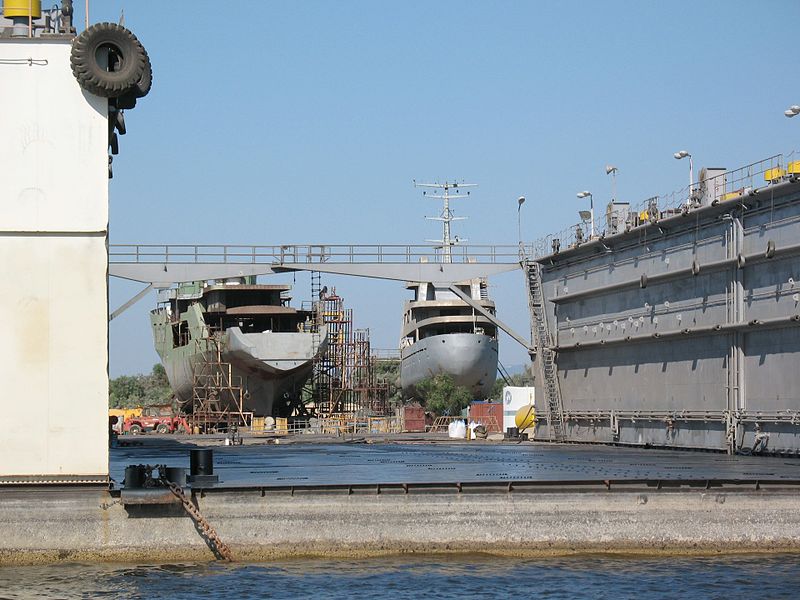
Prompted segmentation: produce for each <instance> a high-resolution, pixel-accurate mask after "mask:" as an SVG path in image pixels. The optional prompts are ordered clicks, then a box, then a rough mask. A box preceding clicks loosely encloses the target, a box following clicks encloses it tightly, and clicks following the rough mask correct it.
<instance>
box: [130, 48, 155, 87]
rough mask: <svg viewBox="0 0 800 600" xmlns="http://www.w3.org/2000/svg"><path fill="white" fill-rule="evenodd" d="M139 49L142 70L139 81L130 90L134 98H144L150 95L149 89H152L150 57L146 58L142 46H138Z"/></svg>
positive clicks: (145, 52)
mask: <svg viewBox="0 0 800 600" xmlns="http://www.w3.org/2000/svg"><path fill="white" fill-rule="evenodd" d="M139 48H140V49H141V51H142V54H143V55H144V68H143V69H142V76H141V77H139V81H138V82H136V84H135V85H134V86H133V88H132V89H131V93H132V94H133V96H134V98H144V97H145V96H147V94H149V93H150V88H152V87H153V65H151V64H150V56H148V54H147V50H145V49H144V46H142V45H141V44H139Z"/></svg>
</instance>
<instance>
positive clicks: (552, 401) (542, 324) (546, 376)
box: [523, 259, 564, 442]
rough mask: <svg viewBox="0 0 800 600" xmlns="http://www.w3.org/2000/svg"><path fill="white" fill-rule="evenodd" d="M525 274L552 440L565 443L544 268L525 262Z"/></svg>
mask: <svg viewBox="0 0 800 600" xmlns="http://www.w3.org/2000/svg"><path fill="white" fill-rule="evenodd" d="M523 262H524V268H525V274H526V276H527V278H528V308H529V310H530V318H531V338H532V339H533V342H534V346H535V347H536V349H537V350H538V353H539V369H540V371H541V373H542V379H543V380H544V389H545V396H546V397H547V411H548V416H547V423H548V425H549V427H548V431H549V435H550V439H551V440H552V439H554V440H555V441H557V442H561V441H564V408H563V404H562V402H561V386H560V385H559V383H558V368H557V367H556V353H555V351H554V350H553V348H552V346H553V343H552V339H551V337H550V330H549V329H548V327H547V312H546V310H545V304H544V295H543V293H542V274H541V266H540V265H539V263H537V262H535V261H530V260H527V259H525V260H524V261H523Z"/></svg>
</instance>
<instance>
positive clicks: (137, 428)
mask: <svg viewBox="0 0 800 600" xmlns="http://www.w3.org/2000/svg"><path fill="white" fill-rule="evenodd" d="M128 433H130V434H131V435H139V434H140V433H142V426H141V425H135V424H134V425H131V426H130V427H129V428H128Z"/></svg>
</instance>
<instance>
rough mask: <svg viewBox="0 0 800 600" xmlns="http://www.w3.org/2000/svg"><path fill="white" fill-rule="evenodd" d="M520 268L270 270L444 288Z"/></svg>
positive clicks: (453, 265)
mask: <svg viewBox="0 0 800 600" xmlns="http://www.w3.org/2000/svg"><path fill="white" fill-rule="evenodd" d="M519 268H520V266H519V263H512V264H508V263H506V264H498V263H341V264H336V263H324V264H282V265H273V267H272V270H273V271H274V272H275V273H282V272H291V271H316V272H319V273H331V274H333V275H350V276H353V277H369V278H372V279H388V280H392V281H412V282H415V283H433V284H434V285H440V286H444V285H450V284H452V283H454V282H456V281H467V280H469V279H474V278H475V277H489V276H490V275H496V274H498V273H506V272H508V271H514V270H516V269H519Z"/></svg>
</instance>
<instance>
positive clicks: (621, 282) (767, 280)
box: [537, 181, 800, 451]
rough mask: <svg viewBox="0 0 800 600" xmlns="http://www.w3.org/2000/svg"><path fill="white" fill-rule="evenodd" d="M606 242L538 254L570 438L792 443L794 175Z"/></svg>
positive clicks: (798, 295)
mask: <svg viewBox="0 0 800 600" xmlns="http://www.w3.org/2000/svg"><path fill="white" fill-rule="evenodd" d="M603 242H604V244H605V247H603V246H601V245H599V244H585V245H584V246H583V247H580V248H578V249H570V250H567V251H565V252H562V253H561V254H559V255H553V256H549V257H545V258H543V259H540V260H539V262H540V264H541V266H542V286H543V290H544V294H545V298H546V303H545V304H546V314H547V320H548V327H549V328H550V331H551V335H552V336H553V339H554V340H555V346H556V349H557V359H556V363H557V367H558V377H559V384H560V388H561V393H562V404H563V410H564V417H565V431H566V434H567V438H568V439H571V440H575V441H598V442H615V443H631V444H653V445H665V446H676V447H692V448H709V449H728V448H731V447H732V446H735V447H736V448H737V449H748V448H751V449H752V448H753V447H756V448H757V447H758V446H759V443H760V444H762V445H765V447H766V448H768V449H771V450H779V451H780V450H789V451H800V391H798V390H800V326H799V325H800V183H797V182H789V181H786V182H784V183H783V184H782V185H781V186H775V187H773V186H768V187H765V188H764V189H762V190H760V191H759V193H758V194H757V195H755V196H749V197H747V198H746V199H745V200H744V201H742V202H736V201H734V202H731V203H727V204H726V203H722V204H720V205H719V206H714V207H709V208H706V209H701V210H699V211H696V212H692V213H690V214H689V215H687V216H680V217H676V218H672V219H665V220H663V221H661V222H660V223H659V224H658V225H650V226H646V227H642V228H639V229H637V230H633V231H631V232H628V233H625V234H622V235H620V236H614V237H609V238H606V239H605V240H603ZM664 276H666V279H664V278H663V277H664ZM541 386H542V382H541V381H539V382H538V387H540V391H539V393H543V388H542V387H541ZM549 433H550V432H549V430H548V426H547V419H546V418H543V419H542V420H541V422H540V424H539V426H538V427H537V435H540V436H543V437H547V436H548V435H549ZM759 440H760V442H759Z"/></svg>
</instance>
